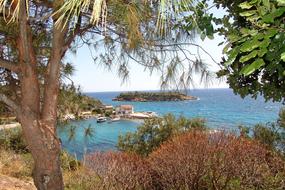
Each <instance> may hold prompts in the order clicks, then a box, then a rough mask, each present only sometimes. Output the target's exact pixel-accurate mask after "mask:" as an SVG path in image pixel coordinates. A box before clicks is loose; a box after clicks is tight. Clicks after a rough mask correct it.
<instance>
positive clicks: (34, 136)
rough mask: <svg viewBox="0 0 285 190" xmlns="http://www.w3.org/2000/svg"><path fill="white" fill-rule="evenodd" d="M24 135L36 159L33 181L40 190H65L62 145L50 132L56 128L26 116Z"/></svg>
mask: <svg viewBox="0 0 285 190" xmlns="http://www.w3.org/2000/svg"><path fill="white" fill-rule="evenodd" d="M21 124H22V128H23V134H24V137H25V139H26V141H27V143H28V147H29V150H30V151H31V154H32V156H33V159H34V169H33V179H34V183H35V186H36V187H37V189H38V190H63V189H64V185H63V178H62V172H61V167H60V143H59V141H58V139H57V138H56V136H55V134H54V133H53V132H52V131H50V129H51V128H54V129H55V126H48V125H50V124H46V123H43V122H41V121H38V120H35V118H34V117H33V116H32V115H27V114H26V115H25V118H23V119H22V121H21Z"/></svg>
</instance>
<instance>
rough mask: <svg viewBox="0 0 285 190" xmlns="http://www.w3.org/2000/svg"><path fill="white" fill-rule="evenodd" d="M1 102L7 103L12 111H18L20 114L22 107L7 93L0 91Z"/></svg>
mask: <svg viewBox="0 0 285 190" xmlns="http://www.w3.org/2000/svg"><path fill="white" fill-rule="evenodd" d="M0 102H3V103H4V104H6V105H7V106H8V107H9V108H10V109H11V111H13V112H14V113H16V115H17V116H18V117H19V116H20V113H21V107H20V106H19V105H18V104H17V103H16V102H14V101H13V100H11V99H10V98H8V97H7V96H6V95H5V94H1V93H0Z"/></svg>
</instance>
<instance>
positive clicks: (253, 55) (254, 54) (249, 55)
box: [239, 50, 258, 63]
mask: <svg viewBox="0 0 285 190" xmlns="http://www.w3.org/2000/svg"><path fill="white" fill-rule="evenodd" d="M257 54H258V51H257V50H255V51H253V52H251V53H250V54H248V55H245V56H242V57H241V58H240V59H239V61H240V62H241V63H244V62H246V61H248V60H250V59H252V58H254V57H256V56H257Z"/></svg>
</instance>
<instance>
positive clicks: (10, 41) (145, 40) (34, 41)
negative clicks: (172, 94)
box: [0, 0, 212, 190]
mask: <svg viewBox="0 0 285 190" xmlns="http://www.w3.org/2000/svg"><path fill="white" fill-rule="evenodd" d="M173 5H174V6H173ZM182 5H183V13H185V12H187V15H189V14H192V15H194V14H196V11H193V8H195V6H196V5H195V4H194V3H193V2H192V1H191V0H190V1H176V0H175V1H174V2H173V4H172V3H171V4H168V3H166V2H165V1H164V0H161V1H151V2H147V1H122V0H111V1H106V0H100V1H90V0H79V1H78V0H69V1H63V0H60V1H47V0H43V1H36V0H27V1H23V0H21V1H20V0H13V1H6V0H0V45H1V48H0V77H1V82H0V85H1V88H0V101H1V102H3V103H5V105H6V106H7V107H8V108H9V110H10V111H11V112H13V114H14V115H15V116H16V119H17V121H19V122H20V124H21V127H22V132H23V136H24V138H25V140H26V143H27V144H28V148H29V150H30V152H31V155H32V157H33V159H34V170H33V179H34V183H35V185H36V187H37V189H40V190H44V189H52V190H62V189H63V188H64V185H63V178H62V172H61V167H60V165H61V162H60V152H61V146H60V141H59V139H58V137H57V134H56V125H57V119H58V117H57V108H58V101H59V89H60V84H61V80H62V77H63V76H64V70H65V69H64V65H65V66H66V65H68V63H67V61H66V59H64V58H66V56H67V55H68V53H67V52H70V53H76V51H77V49H78V48H79V47H82V46H83V45H86V46H88V47H89V48H90V49H92V50H93V51H95V54H94V56H95V57H93V58H94V62H96V63H101V64H103V65H105V66H106V67H108V68H114V69H117V72H118V75H119V76H120V77H121V78H122V79H123V80H126V79H127V78H128V76H129V70H128V68H129V64H130V63H131V61H130V60H133V61H134V62H135V63H137V64H140V65H143V66H144V67H145V68H146V69H147V70H149V71H150V72H151V73H152V72H153V71H154V70H157V71H158V72H161V76H162V78H161V79H162V83H163V84H162V86H163V87H167V86H168V85H175V86H178V87H182V86H185V84H190V83H191V81H193V80H192V77H191V76H192V75H193V74H194V73H203V74H202V75H201V79H202V80H203V79H207V78H208V77H209V76H210V74H211V73H212V72H210V71H209V68H208V67H207V65H206V64H204V62H202V61H201V59H200V58H199V56H195V57H193V56H192V53H191V52H190V53H189V52H188V51H184V54H181V51H183V49H185V48H182V47H181V46H183V44H185V43H187V44H188V45H193V43H192V35H189V32H184V31H183V30H182V29H181V28H179V27H173V26H174V24H175V22H176V21H177V20H176V19H175V16H176V15H178V14H183V13H180V12H179V11H180V10H182V9H181V6H182ZM164 10H171V11H164ZM178 10H179V11H178ZM168 12H173V13H177V14H174V15H173V14H167V13H168ZM193 18H194V17H193ZM154 23H157V24H154ZM166 23H167V24H166ZM167 25H168V26H169V27H166V26H167ZM194 30H195V28H193V31H194ZM191 33H192V32H191ZM98 47H104V48H102V51H98ZM193 47H196V48H200V46H197V45H196V44H194V45H193ZM200 49H201V48H200ZM201 50H203V48H202V49H201ZM166 52H167V53H166ZM91 54H92V53H91ZM145 55H148V56H145ZM181 55H182V56H183V57H181ZM190 55H191V57H189V56H190ZM92 56H93V54H92ZM181 60H183V61H184V62H185V63H186V64H188V65H187V67H184V66H183V65H180V63H181ZM175 69H179V71H180V72H173V70H175ZM64 78H68V77H64ZM177 78H179V82H175V83H174V82H173V79H177Z"/></svg>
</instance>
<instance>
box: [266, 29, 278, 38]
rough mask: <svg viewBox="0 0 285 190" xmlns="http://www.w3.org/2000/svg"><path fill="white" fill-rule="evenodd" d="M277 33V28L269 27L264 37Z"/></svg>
mask: <svg viewBox="0 0 285 190" xmlns="http://www.w3.org/2000/svg"><path fill="white" fill-rule="evenodd" d="M277 33H278V30H277V29H275V28H270V29H268V31H267V32H266V33H265V37H267V38H271V37H273V36H275V35H276V34H277Z"/></svg>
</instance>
